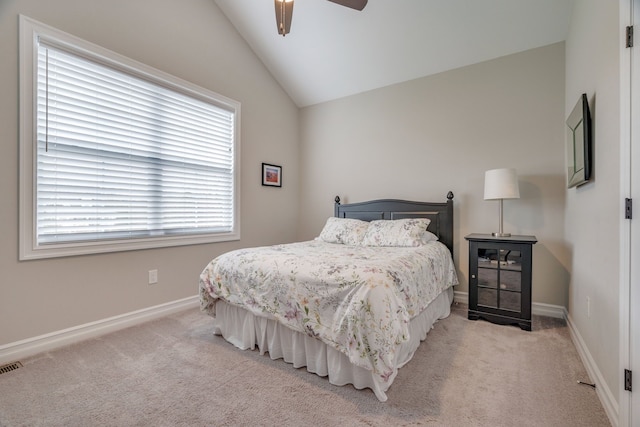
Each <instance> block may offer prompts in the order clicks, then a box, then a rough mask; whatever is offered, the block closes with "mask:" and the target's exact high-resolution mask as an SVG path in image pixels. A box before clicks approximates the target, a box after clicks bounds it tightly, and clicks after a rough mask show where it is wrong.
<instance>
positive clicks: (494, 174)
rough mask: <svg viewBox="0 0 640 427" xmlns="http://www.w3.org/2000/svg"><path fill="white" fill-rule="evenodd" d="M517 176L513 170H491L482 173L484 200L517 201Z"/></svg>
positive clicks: (518, 190) (518, 196) (518, 195)
mask: <svg viewBox="0 0 640 427" xmlns="http://www.w3.org/2000/svg"><path fill="white" fill-rule="evenodd" d="M519 198H520V188H519V187H518V174H517V173H516V170H515V169H513V168H504V169H491V170H488V171H486V172H485V173H484V199H485V200H496V199H519Z"/></svg>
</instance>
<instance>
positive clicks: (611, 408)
mask: <svg viewBox="0 0 640 427" xmlns="http://www.w3.org/2000/svg"><path fill="white" fill-rule="evenodd" d="M567 325H568V326H569V332H570V334H571V340H572V341H573V344H574V345H575V346H576V349H577V350H578V354H579V355H580V359H581V360H582V363H583V365H584V367H585V368H586V369H587V374H588V375H589V378H590V381H591V382H592V383H594V384H595V385H596V394H597V395H598V398H599V399H600V403H602V406H603V408H604V411H605V412H606V413H607V416H608V417H609V421H610V422H611V425H612V426H613V427H617V426H618V416H619V415H618V414H619V406H618V402H617V401H616V399H615V397H614V396H613V394H612V393H611V389H610V388H609V387H608V386H607V383H606V382H605V380H604V378H603V377H602V373H601V372H600V369H598V365H596V362H595V361H594V360H593V357H592V356H591V353H590V352H589V349H588V348H587V346H586V345H585V342H584V340H583V339H582V336H581V335H580V332H579V331H578V329H577V328H576V325H575V323H573V320H572V319H571V316H569V315H567Z"/></svg>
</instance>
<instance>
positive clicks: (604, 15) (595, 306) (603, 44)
mask: <svg viewBox="0 0 640 427" xmlns="http://www.w3.org/2000/svg"><path fill="white" fill-rule="evenodd" d="M620 31H621V26H620V24H619V8H618V2H602V1H599V0H581V1H579V2H576V3H575V7H574V12H573V16H572V20H571V27H570V31H569V35H568V37H567V42H566V74H567V78H566V92H565V93H566V106H565V114H568V113H569V112H570V111H571V109H572V108H573V106H574V105H575V103H576V101H577V100H578V97H579V96H580V94H582V93H586V94H587V97H588V99H589V102H590V107H591V114H592V118H593V123H594V126H593V128H594V131H595V132H594V133H595V135H594V148H595V151H594V165H595V168H594V169H595V176H594V179H593V181H592V182H590V183H588V184H586V185H584V186H582V187H580V188H575V189H570V190H567V193H566V199H567V205H566V210H565V238H566V240H567V241H568V242H571V245H572V248H571V252H572V259H571V268H570V270H571V271H572V272H573V274H572V275H571V280H570V286H569V305H568V309H569V315H570V317H571V320H572V321H573V323H574V324H575V327H576V329H577V330H578V331H579V333H580V335H581V336H582V338H583V340H584V342H585V345H586V346H587V348H588V349H589V352H590V353H591V356H592V357H593V359H594V361H595V363H596V365H597V366H598V368H599V370H600V371H601V373H602V376H603V377H604V380H605V381H606V383H607V386H608V388H609V390H611V391H612V392H613V397H614V398H615V399H616V400H618V401H619V396H618V393H617V391H618V390H619V389H620V378H621V376H622V372H620V371H619V370H618V368H619V367H618V358H619V351H618V348H619V325H618V315H619V280H620V274H619V268H620V267H619V256H618V255H619V244H620V240H619V233H620V221H621V218H622V210H621V207H622V197H621V195H620V176H621V175H620V89H619V84H620V51H621V50H622V47H621V46H622V45H621V40H620ZM587 298H589V299H590V300H591V310H590V311H591V313H590V314H591V315H590V316H589V315H588V313H587Z"/></svg>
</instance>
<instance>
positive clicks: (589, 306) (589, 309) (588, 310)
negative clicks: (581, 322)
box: [587, 297, 591, 318]
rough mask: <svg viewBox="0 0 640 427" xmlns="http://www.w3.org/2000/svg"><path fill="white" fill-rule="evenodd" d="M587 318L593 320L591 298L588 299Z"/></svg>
mask: <svg viewBox="0 0 640 427" xmlns="http://www.w3.org/2000/svg"><path fill="white" fill-rule="evenodd" d="M587 318H591V298H590V297H587Z"/></svg>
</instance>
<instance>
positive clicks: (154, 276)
mask: <svg viewBox="0 0 640 427" xmlns="http://www.w3.org/2000/svg"><path fill="white" fill-rule="evenodd" d="M156 283H158V270H149V284H150V285H155V284H156Z"/></svg>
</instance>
